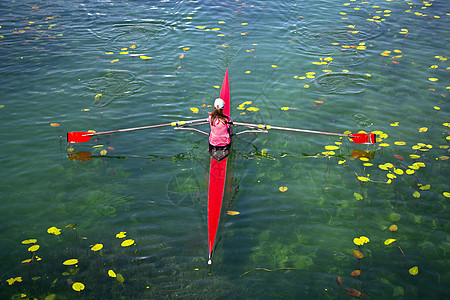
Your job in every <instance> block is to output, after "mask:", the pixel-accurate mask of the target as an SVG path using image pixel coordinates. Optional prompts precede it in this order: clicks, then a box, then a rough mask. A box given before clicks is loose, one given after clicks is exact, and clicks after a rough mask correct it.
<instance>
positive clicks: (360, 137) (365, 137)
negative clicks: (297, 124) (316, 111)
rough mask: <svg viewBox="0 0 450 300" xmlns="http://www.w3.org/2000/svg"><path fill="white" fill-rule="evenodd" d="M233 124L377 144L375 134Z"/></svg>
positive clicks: (242, 124)
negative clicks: (339, 137) (331, 136)
mask: <svg viewBox="0 0 450 300" xmlns="http://www.w3.org/2000/svg"><path fill="white" fill-rule="evenodd" d="M233 124H234V125H240V126H246V127H250V128H258V129H263V130H269V129H276V130H285V131H294V132H303V133H314V134H325V135H334V136H342V137H349V138H351V139H352V141H353V142H354V143H356V144H375V143H376V138H375V134H373V133H351V134H343V133H333V132H324V131H315V130H306V129H297V128H288V127H277V126H272V125H263V124H249V123H240V122H233Z"/></svg>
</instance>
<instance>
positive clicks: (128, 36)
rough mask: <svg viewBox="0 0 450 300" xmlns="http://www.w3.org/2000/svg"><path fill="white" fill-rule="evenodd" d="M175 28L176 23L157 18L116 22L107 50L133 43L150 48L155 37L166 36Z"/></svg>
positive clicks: (139, 46)
mask: <svg viewBox="0 0 450 300" xmlns="http://www.w3.org/2000/svg"><path fill="white" fill-rule="evenodd" d="M173 28H174V25H171V24H169V23H167V22H166V21H163V20H156V19H146V20H142V21H140V22H136V21H133V22H125V23H120V24H116V25H115V26H114V33H115V34H114V35H113V36H112V37H111V38H110V39H109V41H108V47H109V49H107V50H116V49H122V48H126V47H130V46H131V45H135V46H136V48H137V49H148V48H150V47H151V46H152V41H153V40H154V39H159V38H161V37H164V36H165V35H167V34H168V33H169V31H171V30H172V29H173ZM153 44H156V43H153Z"/></svg>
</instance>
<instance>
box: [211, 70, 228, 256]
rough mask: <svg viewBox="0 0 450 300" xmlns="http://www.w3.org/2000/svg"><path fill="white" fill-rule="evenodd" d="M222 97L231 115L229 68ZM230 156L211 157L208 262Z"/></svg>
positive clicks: (224, 110)
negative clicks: (220, 158)
mask: <svg viewBox="0 0 450 300" xmlns="http://www.w3.org/2000/svg"><path fill="white" fill-rule="evenodd" d="M220 98H221V99H222V100H223V101H224V102H225V107H224V108H223V113H224V114H226V115H227V116H230V83H229V80H228V69H227V70H226V72H225V77H224V79H223V83H222V88H221V90H220ZM227 165H228V157H225V158H224V159H223V160H221V161H217V160H215V159H214V158H213V157H211V166H210V169H209V182H208V247H209V259H208V264H209V265H210V264H211V263H212V260H211V258H212V252H213V250H214V244H215V241H216V236H217V230H218V227H219V220H220V214H221V211H222V202H223V196H224V193H225V181H226V180H225V179H226V177H227Z"/></svg>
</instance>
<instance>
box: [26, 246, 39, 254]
mask: <svg viewBox="0 0 450 300" xmlns="http://www.w3.org/2000/svg"><path fill="white" fill-rule="evenodd" d="M38 250H39V245H33V246H31V247H30V248H28V251H30V252H36V251H38Z"/></svg>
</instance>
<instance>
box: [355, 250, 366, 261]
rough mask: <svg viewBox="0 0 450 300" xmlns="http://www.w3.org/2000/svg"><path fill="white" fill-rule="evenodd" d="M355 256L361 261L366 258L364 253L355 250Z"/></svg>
mask: <svg viewBox="0 0 450 300" xmlns="http://www.w3.org/2000/svg"><path fill="white" fill-rule="evenodd" d="M353 256H354V257H356V258H360V259H361V258H363V257H364V255H363V254H362V252H361V251H359V250H353Z"/></svg>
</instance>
